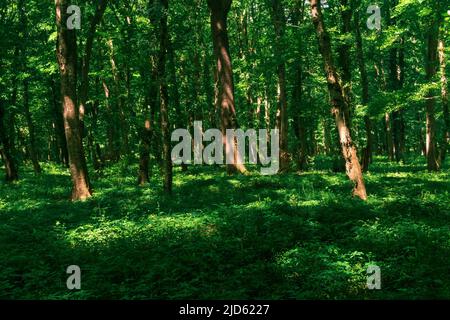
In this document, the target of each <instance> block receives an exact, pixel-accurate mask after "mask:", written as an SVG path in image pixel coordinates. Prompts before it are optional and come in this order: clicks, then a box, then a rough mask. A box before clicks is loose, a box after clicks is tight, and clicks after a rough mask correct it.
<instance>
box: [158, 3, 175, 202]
mask: <svg viewBox="0 0 450 320" xmlns="http://www.w3.org/2000/svg"><path fill="white" fill-rule="evenodd" d="M158 1H159V5H160V6H161V11H160V12H161V16H160V25H159V28H160V30H159V35H160V39H159V40H160V48H159V59H158V80H159V95H160V112H161V114H160V116H161V132H162V144H163V159H162V160H163V174H164V192H165V193H168V194H170V193H172V175H173V174H172V159H171V148H170V146H171V142H170V124H169V90H168V86H167V78H166V77H167V74H166V60H167V49H168V46H169V30H168V26H167V10H168V7H169V3H168V0H158Z"/></svg>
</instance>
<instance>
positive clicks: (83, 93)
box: [79, 0, 108, 128]
mask: <svg viewBox="0 0 450 320" xmlns="http://www.w3.org/2000/svg"><path fill="white" fill-rule="evenodd" d="M96 3H97V5H96V8H95V14H94V16H93V17H92V20H91V24H90V26H89V30H88V34H87V39H86V45H85V48H84V55H83V61H82V66H81V85H80V94H79V96H80V106H79V116H80V121H81V122H80V125H81V128H83V126H84V121H83V120H84V115H85V111H86V101H87V98H88V92H89V67H90V62H91V56H92V47H93V45H94V37H95V33H96V30H97V26H98V24H99V23H100V21H101V20H102V17H103V14H104V13H105V10H106V7H107V6H108V0H99V1H96Z"/></svg>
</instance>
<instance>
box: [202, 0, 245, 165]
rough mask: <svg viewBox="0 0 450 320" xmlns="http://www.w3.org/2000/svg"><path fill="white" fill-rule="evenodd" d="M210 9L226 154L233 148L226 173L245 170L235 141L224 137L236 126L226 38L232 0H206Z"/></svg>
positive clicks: (231, 74) (230, 66) (231, 70)
mask: <svg viewBox="0 0 450 320" xmlns="http://www.w3.org/2000/svg"><path fill="white" fill-rule="evenodd" d="M207 2H208V7H209V9H210V11H211V30H212V39H213V47H214V55H215V57H216V61H217V72H218V82H219V94H218V105H219V106H220V115H221V127H222V135H223V144H224V147H225V151H226V153H227V154H229V153H231V152H232V151H233V150H234V161H233V163H232V164H228V165H227V171H228V173H233V172H235V171H238V172H242V173H243V172H245V171H246V169H245V166H244V165H243V164H239V161H238V159H237V156H238V152H237V146H236V142H235V143H234V144H233V145H229V143H228V141H227V139H226V130H227V129H236V128H238V123H237V118H236V108H235V101H234V83H233V69H232V65H231V56H230V48H229V40H228V27H227V16H228V12H229V11H230V8H231V2H232V0H207Z"/></svg>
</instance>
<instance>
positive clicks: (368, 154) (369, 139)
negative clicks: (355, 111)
mask: <svg viewBox="0 0 450 320" xmlns="http://www.w3.org/2000/svg"><path fill="white" fill-rule="evenodd" d="M354 27H355V40H356V59H357V61H358V68H359V73H360V75H361V77H360V82H361V88H362V93H361V102H362V104H363V105H365V106H367V105H368V103H369V80H368V77H367V68H366V63H365V59H364V47H363V40H362V36H361V27H360V23H359V13H358V10H355V13H354ZM364 124H365V127H366V147H365V148H364V150H363V158H362V170H363V171H367V170H368V169H369V164H370V162H371V160H372V148H373V147H372V146H373V135H372V121H371V120H370V116H369V112H368V111H367V114H366V115H365V116H364Z"/></svg>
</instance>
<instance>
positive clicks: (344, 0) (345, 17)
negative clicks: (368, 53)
mask: <svg viewBox="0 0 450 320" xmlns="http://www.w3.org/2000/svg"><path fill="white" fill-rule="evenodd" d="M339 1H340V4H341V9H340V12H341V19H342V29H341V34H342V35H343V36H344V37H346V38H347V37H350V36H351V29H352V26H351V21H352V8H351V7H350V3H349V0H339ZM350 49H351V44H350V43H349V42H348V40H344V42H343V43H342V44H341V45H339V47H338V61H339V66H340V67H341V80H342V93H343V95H344V99H345V102H346V104H347V106H348V108H347V109H348V110H347V111H346V112H345V113H344V116H345V119H346V123H347V126H348V127H349V128H351V117H350V113H351V111H352V110H351V100H352V99H351V90H352V74H351V64H350V59H351V56H350Z"/></svg>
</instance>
